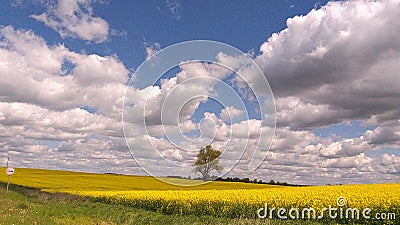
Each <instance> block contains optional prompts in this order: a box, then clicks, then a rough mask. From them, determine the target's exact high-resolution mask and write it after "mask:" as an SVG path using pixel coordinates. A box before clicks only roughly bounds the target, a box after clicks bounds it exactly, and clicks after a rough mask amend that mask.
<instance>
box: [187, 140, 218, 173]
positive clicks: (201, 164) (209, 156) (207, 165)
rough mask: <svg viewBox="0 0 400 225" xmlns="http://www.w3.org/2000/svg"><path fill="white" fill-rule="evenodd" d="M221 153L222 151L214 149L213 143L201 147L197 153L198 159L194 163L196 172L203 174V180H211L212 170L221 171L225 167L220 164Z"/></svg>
mask: <svg viewBox="0 0 400 225" xmlns="http://www.w3.org/2000/svg"><path fill="white" fill-rule="evenodd" d="M220 155H221V152H220V151H218V150H215V149H213V148H212V147H211V145H207V146H206V147H205V148H201V149H200V151H199V153H198V154H197V161H196V162H195V163H194V169H193V170H194V172H195V173H200V174H201V175H202V176H203V180H209V179H210V178H211V176H210V173H211V171H213V170H215V171H217V172H221V170H222V169H223V168H222V166H220V165H219V159H218V157H219V156H220Z"/></svg>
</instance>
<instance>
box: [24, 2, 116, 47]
mask: <svg viewBox="0 0 400 225" xmlns="http://www.w3.org/2000/svg"><path fill="white" fill-rule="evenodd" d="M92 3H93V1H92V0H72V1H71V0H58V2H57V4H56V5H51V6H49V8H48V9H47V12H44V13H42V14H40V15H32V16H31V17H32V18H34V19H36V20H37V21H40V22H43V23H44V24H46V26H49V27H51V28H52V29H54V30H55V31H57V32H58V33H59V34H60V36H61V37H62V38H67V37H72V38H80V39H82V40H86V41H93V42H97V43H100V42H104V41H106V40H107V38H108V34H109V28H108V23H107V21H105V20H104V19H102V18H100V17H96V16H93V9H92V7H91V4H92Z"/></svg>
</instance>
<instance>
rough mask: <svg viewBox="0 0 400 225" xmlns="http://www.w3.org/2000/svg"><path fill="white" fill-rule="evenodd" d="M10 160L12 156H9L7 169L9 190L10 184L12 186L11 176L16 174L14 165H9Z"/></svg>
mask: <svg viewBox="0 0 400 225" xmlns="http://www.w3.org/2000/svg"><path fill="white" fill-rule="evenodd" d="M9 160H10V157H8V158H7V169H6V174H7V175H8V182H7V191H6V192H8V186H10V176H11V175H13V174H14V172H15V169H14V168H13V167H8V161H9Z"/></svg>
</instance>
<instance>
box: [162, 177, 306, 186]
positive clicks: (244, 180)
mask: <svg viewBox="0 0 400 225" xmlns="http://www.w3.org/2000/svg"><path fill="white" fill-rule="evenodd" d="M168 177H170V178H180V179H188V180H202V178H201V177H197V178H191V177H181V176H168ZM211 180H215V181H222V182H242V183H253V184H269V185H281V186H293V187H300V186H307V185H299V184H288V183H286V182H279V181H274V180H270V181H269V182H264V181H262V180H257V179H254V180H251V179H250V178H247V177H246V178H238V177H227V178H222V177H215V176H214V177H211Z"/></svg>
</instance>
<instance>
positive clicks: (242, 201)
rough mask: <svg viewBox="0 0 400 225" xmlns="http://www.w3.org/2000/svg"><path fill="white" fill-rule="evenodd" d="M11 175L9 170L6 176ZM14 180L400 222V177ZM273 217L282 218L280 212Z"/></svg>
mask: <svg viewBox="0 0 400 225" xmlns="http://www.w3.org/2000/svg"><path fill="white" fill-rule="evenodd" d="M6 179H7V178H6V176H0V181H1V182H5V181H6ZM11 180H12V183H14V184H19V185H23V186H28V187H35V188H40V189H42V190H43V191H47V192H64V193H70V194H75V195H80V196H87V197H91V198H93V199H95V200H97V201H101V202H107V203H114V204H124V205H129V206H132V207H138V208H143V209H147V210H152V211H159V212H163V213H166V214H179V215H184V214H194V215H212V216H217V217H250V218H254V217H257V211H259V212H264V209H265V208H266V207H268V212H269V210H271V209H276V210H277V209H279V208H285V209H286V210H289V209H291V208H297V209H298V210H299V211H301V210H302V209H304V208H313V209H315V210H316V214H317V215H320V213H321V211H323V210H324V208H330V207H336V208H338V209H339V208H342V209H343V210H346V209H348V208H357V209H359V210H360V212H361V211H362V210H363V209H365V208H369V209H371V211H372V213H371V215H372V216H374V215H375V214H376V213H377V212H379V213H385V212H391V213H394V215H395V216H396V218H391V220H386V221H385V223H386V224H400V220H399V219H400V183H396V184H362V185H336V186H307V187H282V186H271V185H262V184H245V183H229V182H210V183H208V184H205V185H198V186H192V187H182V186H174V185H170V184H167V183H164V182H161V181H159V180H157V179H155V178H152V177H140V176H122V175H101V174H88V173H74V172H66V171H49V170H33V169H17V170H16V173H15V175H13V177H12V179H11ZM188 182H193V181H188ZM338 198H339V199H340V201H339V199H338ZM260 209H262V210H261V211H260ZM286 214H287V212H286ZM268 216H269V215H268ZM272 217H274V218H276V217H277V213H275V214H273V216H272ZM380 222H382V221H380Z"/></svg>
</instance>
